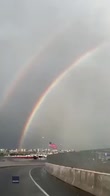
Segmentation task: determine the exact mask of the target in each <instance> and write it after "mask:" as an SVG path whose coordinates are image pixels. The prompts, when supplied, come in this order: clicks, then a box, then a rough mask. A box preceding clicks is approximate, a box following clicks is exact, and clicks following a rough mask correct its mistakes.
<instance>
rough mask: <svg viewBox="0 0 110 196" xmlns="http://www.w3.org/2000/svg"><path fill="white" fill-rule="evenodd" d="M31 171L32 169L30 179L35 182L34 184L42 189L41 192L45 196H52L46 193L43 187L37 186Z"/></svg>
mask: <svg viewBox="0 0 110 196" xmlns="http://www.w3.org/2000/svg"><path fill="white" fill-rule="evenodd" d="M31 171H32V169H31V170H30V171H29V177H30V178H31V180H32V181H33V182H34V184H35V185H36V186H37V187H38V189H40V191H41V192H42V193H43V194H44V195H45V196H50V195H48V194H47V193H46V192H45V191H44V189H43V188H42V187H41V186H39V184H37V182H36V181H35V180H34V178H33V177H32V175H31Z"/></svg>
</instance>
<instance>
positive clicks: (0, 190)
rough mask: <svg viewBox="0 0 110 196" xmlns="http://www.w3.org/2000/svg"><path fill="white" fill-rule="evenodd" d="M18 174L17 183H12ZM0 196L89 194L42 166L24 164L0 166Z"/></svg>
mask: <svg viewBox="0 0 110 196" xmlns="http://www.w3.org/2000/svg"><path fill="white" fill-rule="evenodd" d="M12 176H19V177H20V182H19V184H14V183H12ZM0 195H1V196H9V195H13V196H14V195H15V196H67V195H68V196H91V194H89V193H85V192H84V191H81V190H79V189H76V188H74V187H72V186H70V185H68V184H66V183H64V182H62V181H60V180H58V179H57V178H55V177H53V176H51V175H49V174H48V173H47V172H46V171H45V168H44V167H43V166H40V165H38V166H35V165H31V166H29V165H26V166H16V167H6V168H0Z"/></svg>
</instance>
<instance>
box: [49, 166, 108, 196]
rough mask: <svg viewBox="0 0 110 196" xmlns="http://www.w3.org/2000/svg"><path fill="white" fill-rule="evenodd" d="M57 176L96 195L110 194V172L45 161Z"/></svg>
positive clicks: (104, 195) (52, 173) (50, 171)
mask: <svg viewBox="0 0 110 196" xmlns="http://www.w3.org/2000/svg"><path fill="white" fill-rule="evenodd" d="M45 168H46V170H47V171H48V172H49V173H50V174H51V175H54V176H55V177H57V178H59V179H60V180H63V181H64V182H66V183H69V184H71V185H73V186H75V187H77V188H80V189H82V190H84V191H86V192H89V193H92V194H93V195H96V196H110V174H108V173H102V172H96V171H90V170H84V169H78V168H72V167H65V166H60V165H55V164H51V163H45Z"/></svg>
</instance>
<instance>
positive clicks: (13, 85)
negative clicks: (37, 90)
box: [0, 24, 71, 109]
mask: <svg viewBox="0 0 110 196" xmlns="http://www.w3.org/2000/svg"><path fill="white" fill-rule="evenodd" d="M70 26H71V25H70V24H65V26H64V27H63V28H60V29H58V30H57V32H56V31H55V34H54V35H52V36H50V35H49V37H48V38H47V39H46V41H45V44H43V45H42V46H40V48H39V51H38V53H37V54H35V55H33V56H31V58H30V59H29V61H28V62H27V63H26V64H24V65H23V66H22V67H23V68H22V69H20V70H19V71H18V72H17V74H16V75H15V77H14V79H13V80H12V81H11V83H10V84H9V86H8V88H7V89H6V90H5V91H4V93H3V96H2V101H1V104H0V109H2V108H4V106H6V104H7V103H8V102H9V99H10V98H11V96H12V95H13V93H14V90H15V89H16V88H17V86H18V85H19V84H20V83H21V82H22V80H23V79H24V77H26V75H27V74H28V73H29V70H30V69H31V68H32V66H33V63H34V62H36V61H37V62H36V63H35V66H36V64H37V63H38V62H39V61H40V60H41V59H42V58H43V55H45V53H46V52H47V50H48V49H49V48H50V47H52V45H53V44H54V43H55V42H56V40H57V38H59V37H60V36H61V35H62V33H64V32H65V31H66V30H67V29H69V28H70ZM29 62H30V63H29Z"/></svg>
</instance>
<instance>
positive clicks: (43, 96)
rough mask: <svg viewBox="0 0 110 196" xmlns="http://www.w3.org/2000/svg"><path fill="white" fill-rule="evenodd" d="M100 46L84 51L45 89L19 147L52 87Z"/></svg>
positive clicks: (20, 144)
mask: <svg viewBox="0 0 110 196" xmlns="http://www.w3.org/2000/svg"><path fill="white" fill-rule="evenodd" d="M98 48H99V47H95V48H93V49H91V50H89V51H88V52H86V53H84V54H83V55H81V56H80V57H79V58H78V59H76V61H75V62H74V63H72V64H71V65H69V67H68V68H66V69H65V70H64V71H63V72H62V73H61V74H60V75H59V76H58V77H57V78H56V79H55V80H54V81H53V82H52V83H51V85H50V86H49V87H48V88H47V89H46V90H45V92H44V93H43V94H42V95H41V97H40V98H39V100H38V101H37V103H36V104H35V106H34V108H33V110H32V112H31V113H30V116H29V117H28V119H27V122H26V124H25V126H24V128H23V130H22V134H21V137H20V141H19V149H20V148H21V147H22V144H23V141H24V138H25V135H26V133H27V131H28V130H29V128H30V125H31V123H32V121H33V119H34V116H35V114H36V112H38V110H39V109H40V106H41V105H42V104H43V102H44V100H45V99H46V97H47V96H48V95H49V93H50V92H51V91H52V89H53V88H54V87H55V86H57V85H58V84H59V83H60V81H61V80H62V79H63V78H64V77H65V76H66V74H67V73H69V72H70V71H71V70H72V69H73V67H75V66H76V65H78V64H79V63H80V62H82V61H83V60H85V59H86V58H87V57H89V56H90V55H91V54H92V52H95V51H96V50H97V49H98Z"/></svg>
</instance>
